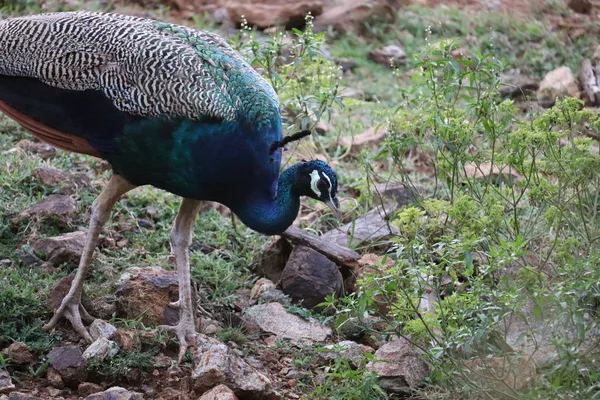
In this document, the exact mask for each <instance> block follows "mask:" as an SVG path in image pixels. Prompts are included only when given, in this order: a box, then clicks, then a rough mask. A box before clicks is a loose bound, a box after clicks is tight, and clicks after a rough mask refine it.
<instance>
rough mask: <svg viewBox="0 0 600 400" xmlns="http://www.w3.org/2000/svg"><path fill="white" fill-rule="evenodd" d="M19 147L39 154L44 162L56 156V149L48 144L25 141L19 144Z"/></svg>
mask: <svg viewBox="0 0 600 400" xmlns="http://www.w3.org/2000/svg"><path fill="white" fill-rule="evenodd" d="M17 147H19V148H21V149H23V150H25V151H28V152H30V153H34V154H37V155H39V156H40V157H41V158H42V159H44V160H46V159H48V158H50V157H54V156H55V155H56V149H55V148H54V147H52V146H50V145H49V144H47V143H41V142H32V141H31V140H27V139H23V140H20V141H19V142H18V143H17Z"/></svg>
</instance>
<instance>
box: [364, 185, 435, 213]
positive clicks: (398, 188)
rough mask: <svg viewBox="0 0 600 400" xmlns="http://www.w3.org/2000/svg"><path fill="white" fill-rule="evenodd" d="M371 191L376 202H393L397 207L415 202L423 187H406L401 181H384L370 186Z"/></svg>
mask: <svg viewBox="0 0 600 400" xmlns="http://www.w3.org/2000/svg"><path fill="white" fill-rule="evenodd" d="M371 192H372V193H373V194H374V195H375V196H376V198H377V201H378V203H384V204H387V203H394V204H395V206H396V208H399V207H401V206H406V205H409V204H413V203H414V202H416V201H417V199H418V197H419V193H422V192H423V189H422V188H420V187H412V188H407V187H406V185H404V184H402V183H393V182H384V183H379V184H377V185H375V186H373V187H371Z"/></svg>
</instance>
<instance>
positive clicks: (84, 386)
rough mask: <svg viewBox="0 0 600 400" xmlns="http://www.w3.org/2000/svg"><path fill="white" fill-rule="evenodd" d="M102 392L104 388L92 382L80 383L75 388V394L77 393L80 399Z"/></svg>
mask: <svg viewBox="0 0 600 400" xmlns="http://www.w3.org/2000/svg"><path fill="white" fill-rule="evenodd" d="M103 390H104V388H103V387H102V386H100V385H97V384H95V383H93V382H81V383H80V384H79V386H78V387H77V393H79V395H80V396H82V397H86V396H89V395H92V394H94V393H98V392H101V391H103Z"/></svg>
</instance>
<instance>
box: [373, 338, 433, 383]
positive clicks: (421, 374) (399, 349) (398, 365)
mask: <svg viewBox="0 0 600 400" xmlns="http://www.w3.org/2000/svg"><path fill="white" fill-rule="evenodd" d="M366 369H367V371H369V372H375V373H376V374H377V375H378V376H379V385H380V386H381V387H382V388H383V389H384V390H386V391H388V392H392V393H402V392H404V391H406V389H407V388H409V387H410V388H416V387H419V386H420V385H421V384H422V383H423V380H424V379H425V377H426V376H427V374H429V365H427V363H426V362H425V360H423V353H422V351H421V350H419V349H418V348H417V347H415V346H414V345H413V344H412V343H410V342H409V341H408V340H406V339H403V338H399V339H396V340H394V341H393V342H389V343H386V344H384V345H383V346H381V347H380V348H379V349H378V350H377V351H376V352H375V361H370V362H369V363H368V364H367V367H366Z"/></svg>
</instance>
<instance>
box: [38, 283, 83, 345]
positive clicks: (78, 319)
mask: <svg viewBox="0 0 600 400" xmlns="http://www.w3.org/2000/svg"><path fill="white" fill-rule="evenodd" d="M63 317H64V318H66V319H68V320H69V322H71V325H72V326H73V329H74V330H75V332H77V333H78V334H79V335H81V336H82V337H83V338H84V339H85V340H86V341H87V342H89V343H91V342H93V340H92V336H91V335H90V333H89V332H88V330H87V329H86V328H85V326H84V325H83V321H84V320H85V321H86V322H93V321H94V319H95V318H94V317H92V316H91V315H90V314H89V313H88V312H87V311H86V309H85V308H83V306H82V305H81V296H75V295H73V296H70V295H69V294H67V296H65V298H64V299H63V301H62V303H61V305H60V307H58V309H57V310H56V312H55V313H54V316H53V317H52V319H51V320H50V321H49V322H48V323H47V324H46V325H44V327H43V329H44V330H50V329H52V328H54V327H55V326H56V325H57V324H58V322H59V321H60V319H61V318H63ZM82 317H83V319H82Z"/></svg>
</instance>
